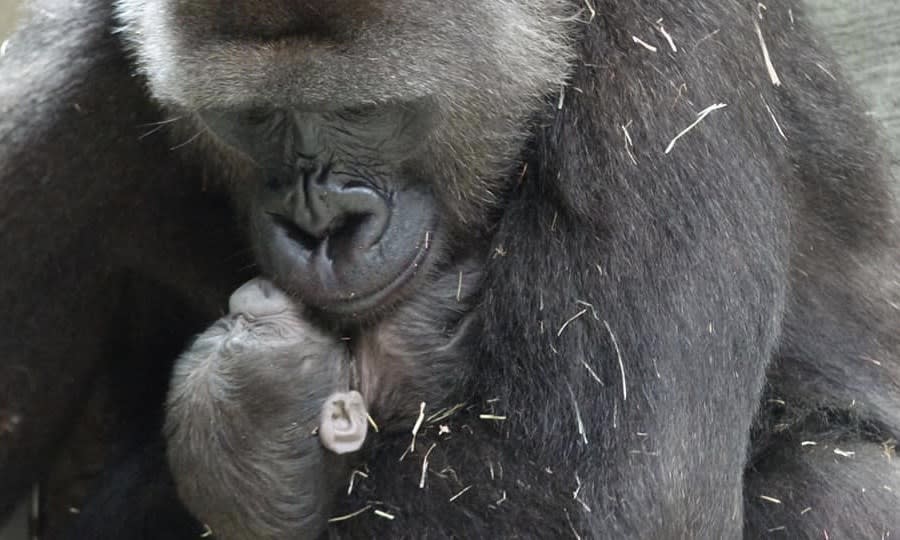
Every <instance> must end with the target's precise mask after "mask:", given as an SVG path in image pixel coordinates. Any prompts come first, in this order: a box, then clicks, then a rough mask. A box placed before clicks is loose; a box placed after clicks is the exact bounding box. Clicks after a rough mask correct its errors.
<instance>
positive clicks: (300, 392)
mask: <svg viewBox="0 0 900 540" xmlns="http://www.w3.org/2000/svg"><path fill="white" fill-rule="evenodd" d="M229 311H230V314H229V315H228V316H227V317H225V318H223V319H221V320H219V321H218V322H216V323H215V324H214V325H213V326H212V327H210V328H209V329H208V330H207V331H206V332H204V333H203V334H201V335H200V336H199V337H198V338H197V339H196V341H195V342H194V344H193V345H192V346H191V348H190V349H189V350H188V351H187V352H186V353H185V354H183V355H182V357H181V358H180V359H179V360H178V362H177V363H176V365H175V371H174V375H173V378H172V383H171V386H170V392H169V398H168V404H167V409H168V415H167V421H166V435H167V437H168V448H169V455H168V457H169V463H170V466H171V468H172V470H173V473H174V476H175V478H176V482H177V485H178V490H179V493H180V494H181V496H182V498H183V499H184V501H185V503H186V504H187V505H188V507H189V508H190V509H191V510H192V511H193V512H194V513H195V514H196V515H197V516H198V517H201V518H202V519H203V520H205V521H206V522H207V523H208V524H210V525H211V526H212V527H213V529H214V530H221V531H228V533H229V535H230V537H233V538H301V537H305V536H306V535H307V534H308V532H307V531H319V530H321V527H322V525H321V524H322V523H324V522H325V521H326V519H327V514H326V512H327V506H328V505H327V502H328V501H327V497H324V496H322V494H324V493H327V491H328V490H329V489H330V487H329V486H333V485H335V484H336V483H338V482H340V481H342V480H343V478H344V476H345V475H346V473H347V469H348V465H347V463H346V462H347V460H346V457H345V456H344V455H343V454H346V453H349V452H354V451H356V450H359V449H360V448H361V447H362V444H363V442H364V441H365V437H366V425H367V419H366V411H365V405H364V403H363V398H362V396H361V395H360V394H359V392H356V391H351V390H350V383H351V379H352V378H353V370H354V367H353V365H352V364H351V360H350V353H349V350H348V349H347V347H346V346H344V345H343V344H342V343H341V342H339V341H337V342H336V341H335V340H334V339H333V338H331V337H328V336H326V335H325V334H324V333H322V332H321V331H319V330H318V329H316V328H315V327H313V326H312V325H310V324H309V323H308V322H306V321H304V320H303V319H302V318H300V317H299V316H298V313H297V312H296V310H295V308H294V306H293V305H292V303H291V302H290V300H289V299H288V297H287V296H286V295H285V294H284V293H282V292H281V291H280V290H278V289H276V288H275V287H274V286H273V285H272V284H271V283H269V282H268V281H265V280H262V279H255V280H253V281H250V282H249V283H247V284H245V285H244V286H242V287H241V288H240V289H238V290H237V291H235V293H234V294H233V295H232V296H231V299H230V301H229ZM317 432H318V437H317V436H316V435H317ZM326 449H327V450H330V451H331V452H329V451H326ZM237 501H240V504H238V503H237ZM232 535H233V536H232Z"/></svg>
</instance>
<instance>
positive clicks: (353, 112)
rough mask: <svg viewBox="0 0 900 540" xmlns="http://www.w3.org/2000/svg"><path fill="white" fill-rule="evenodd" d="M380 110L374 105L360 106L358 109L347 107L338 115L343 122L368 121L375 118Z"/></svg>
mask: <svg viewBox="0 0 900 540" xmlns="http://www.w3.org/2000/svg"><path fill="white" fill-rule="evenodd" d="M381 112H382V111H381V109H379V108H378V107H376V106H375V105H360V106H358V107H347V108H346V109H343V110H342V111H341V112H339V113H338V116H339V117H340V118H341V119H343V120H356V121H359V120H369V119H372V118H375V117H377V116H378V115H379V114H380V113H381Z"/></svg>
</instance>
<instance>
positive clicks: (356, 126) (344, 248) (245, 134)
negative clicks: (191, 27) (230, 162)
mask: <svg viewBox="0 0 900 540" xmlns="http://www.w3.org/2000/svg"><path fill="white" fill-rule="evenodd" d="M423 117H424V115H423V114H421V113H419V111H418V109H417V108H413V107H384V108H377V109H376V108H370V109H368V110H364V111H358V112H357V111H354V112H336V113H324V114H323V113H310V112H297V111H293V110H268V109H265V110H261V111H253V112H252V113H251V114H247V113H244V112H238V113H232V112H228V111H216V112H203V113H201V119H202V121H204V122H205V123H206V124H207V125H208V126H210V127H211V128H212V129H213V130H214V131H215V132H216V133H217V134H219V135H220V136H221V138H222V139H223V140H225V141H227V142H228V143H229V144H230V145H231V147H232V148H234V149H235V150H238V151H240V152H241V153H243V154H244V155H246V156H247V157H248V158H250V159H251V160H252V161H253V162H254V163H258V164H259V169H258V170H259V171H260V172H261V174H262V176H263V178H262V179H261V180H259V181H257V182H256V189H255V193H254V196H253V199H252V205H251V219H252V230H253V235H254V238H253V239H254V245H255V246H256V250H257V259H258V260H259V261H260V262H261V264H262V265H263V267H264V268H265V269H266V270H267V271H268V272H269V273H271V274H272V275H274V276H277V278H278V279H279V281H280V282H281V283H283V284H286V285H287V286H288V287H290V288H291V290H292V291H294V292H296V293H297V294H299V295H300V296H301V297H302V298H303V299H304V300H305V301H306V303H307V304H309V305H312V306H315V307H318V308H322V309H325V310H327V311H330V312H332V313H335V314H353V313H359V312H361V311H367V310H370V309H372V308H374V307H376V306H379V305H384V304H385V303H388V302H390V301H391V300H392V298H393V297H394V296H395V295H396V293H398V292H400V291H402V290H403V289H404V286H405V285H406V284H408V283H409V282H410V280H411V278H412V277H413V276H414V275H415V274H416V272H417V270H418V268H419V267H420V266H422V264H423V263H425V262H427V261H430V259H431V258H430V257H429V254H430V252H431V249H430V248H431V247H432V246H434V245H435V243H436V242H437V241H439V239H440V238H442V236H443V235H442V234H440V228H439V227H438V225H439V223H438V215H437V212H436V209H435V203H434V197H433V196H432V194H431V191H430V183H429V182H428V180H427V179H423V178H417V174H416V171H417V170H421V169H422V166H421V164H419V163H417V162H416V159H415V152H414V150H415V148H416V141H417V140H419V139H421V138H422V137H423V135H424V132H425V129H423V128H422V127H421V124H422V122H420V120H421V118H423Z"/></svg>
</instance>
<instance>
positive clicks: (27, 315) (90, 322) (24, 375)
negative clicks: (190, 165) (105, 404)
mask: <svg viewBox="0 0 900 540" xmlns="http://www.w3.org/2000/svg"><path fill="white" fill-rule="evenodd" d="M30 7H31V16H30V17H29V18H28V20H27V21H26V22H25V23H24V25H23V26H21V27H20V29H19V30H18V32H16V33H15V34H14V35H13V36H12V37H11V38H10V41H9V45H8V48H7V50H6V54H5V56H3V57H2V58H0V73H2V77H0V223H2V225H0V227H2V230H0V250H2V253H3V256H2V257H0V274H2V275H3V279H2V280H0V300H2V302H3V304H4V309H3V310H2V315H0V323H2V327H3V330H2V332H0V420H3V419H6V418H15V419H17V420H18V421H17V422H16V423H15V424H14V425H12V424H10V425H11V426H12V427H11V429H8V430H6V431H4V432H2V433H0V479H2V480H0V515H3V514H4V513H5V512H6V511H7V510H9V509H10V507H11V505H12V504H13V503H14V502H15V501H16V500H17V499H18V497H19V496H20V495H21V493H22V492H23V491H24V489H25V488H26V487H27V486H28V485H30V483H31V482H32V481H33V480H34V478H35V476H36V474H37V473H38V472H39V471H40V470H41V469H42V467H44V466H45V465H46V463H47V460H48V458H49V457H50V455H51V451H52V448H53V447H54V444H55V443H56V442H57V441H58V440H59V438H60V437H61V436H62V435H63V434H64V433H65V431H66V429H65V428H64V426H66V424H67V422H68V421H70V420H71V418H72V414H73V413H75V412H77V408H76V407H75V405H76V404H77V403H78V402H79V401H80V400H82V399H84V397H85V391H86V389H87V383H88V377H89V376H90V375H91V373H92V371H93V370H94V367H95V366H96V365H97V361H98V360H99V359H100V357H101V354H102V353H101V349H102V346H103V343H104V341H105V340H106V339H108V338H109V337H110V336H109V333H110V329H111V327H112V326H111V324H112V322H113V321H112V320H111V316H110V315H111V314H112V312H113V308H114V307H115V305H116V303H117V301H118V294H117V291H118V290H119V288H120V286H121V285H122V283H123V280H124V279H126V278H125V274H126V272H125V270H133V271H136V272H140V273H143V274H144V275H146V276H148V277H150V278H152V279H154V280H158V281H159V282H161V283H163V284H168V285H170V286H172V285H174V284H175V283H178V285H179V286H181V287H188V286H193V289H191V290H189V291H186V294H188V295H189V297H190V298H191V302H194V303H195V304H197V305H198V307H199V308H200V309H203V310H208V311H210V312H211V314H213V316H214V315H215V311H214V309H215V307H217V303H216V300H217V299H218V298H221V297H222V296H223V295H224V293H223V294H216V291H217V290H222V291H227V290H228V289H229V288H230V287H231V286H232V285H231V281H232V280H231V279H228V278H227V277H226V273H224V272H221V271H220V272H219V273H213V272H210V268H209V267H208V266H204V265H208V264H209V262H211V261H222V260H225V257H226V256H227V255H230V254H232V253H233V252H234V250H233V248H231V247H230V246H228V245H227V243H226V241H230V239H231V238H233V234H230V231H231V230H232V227H233V226H232V225H231V224H230V223H229V218H230V216H229V214H228V213H227V212H226V211H225V210H224V206H222V205H221V204H219V205H218V207H217V204H213V203H210V202H209V201H208V200H207V199H205V198H203V197H201V196H200V193H199V191H200V190H199V186H198V185H197V183H196V182H193V183H192V182H188V181H179V180H180V179H181V178H182V176H181V175H183V174H189V173H191V172H196V171H191V170H190V169H185V168H184V167H179V164H178V163H177V162H176V160H174V159H171V158H168V159H167V154H168V155H171V154H170V153H169V152H168V147H169V146H171V144H170V143H167V142H166V141H164V140H163V139H162V138H155V139H154V138H153V137H147V138H145V139H143V140H139V137H140V135H141V133H142V132H144V131H149V130H150V129H151V127H146V124H147V123H150V122H154V121H157V120H159V119H160V117H159V116H158V113H157V112H156V111H155V110H154V109H153V107H151V106H149V105H148V101H147V98H146V96H145V95H144V93H143V92H142V91H141V88H140V87H139V85H138V81H137V80H136V79H134V78H133V77H132V76H131V75H130V73H129V68H128V65H127V64H126V62H125V58H124V54H123V53H122V51H121V48H120V47H118V45H117V43H116V41H115V39H114V38H113V37H112V36H111V35H110V32H109V28H110V26H111V20H110V13H109V11H110V9H109V7H108V6H107V5H106V3H105V2H94V1H90V2H80V3H77V4H73V3H70V2H55V1H38V2H32V3H31V5H30ZM142 125H143V126H144V127H141V126H142ZM201 225H202V227H201ZM198 230H202V231H205V232H204V234H205V235H207V236H205V237H204V238H203V239H200V238H197V237H194V236H192V235H193V231H198ZM210 231H216V233H210ZM218 233H221V235H222V236H221V238H217V237H214V236H213V234H218ZM192 239H194V240H201V241H199V242H197V243H196V244H194V245H193V246H192V245H191V244H192V242H191V240H192ZM223 239H225V240H223ZM226 250H230V251H226ZM172 274H178V275H179V277H178V279H174V278H173V275H172ZM182 280H183V281H182ZM182 290H184V289H182Z"/></svg>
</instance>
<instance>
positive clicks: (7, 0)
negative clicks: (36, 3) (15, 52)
mask: <svg viewBox="0 0 900 540" xmlns="http://www.w3.org/2000/svg"><path fill="white" fill-rule="evenodd" d="M21 3H22V1H21V0H0V39H3V38H5V37H6V35H7V34H9V31H10V30H11V29H12V25H13V16H14V15H15V13H16V12H17V11H18V7H19V4H21Z"/></svg>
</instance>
